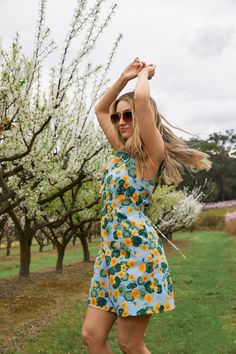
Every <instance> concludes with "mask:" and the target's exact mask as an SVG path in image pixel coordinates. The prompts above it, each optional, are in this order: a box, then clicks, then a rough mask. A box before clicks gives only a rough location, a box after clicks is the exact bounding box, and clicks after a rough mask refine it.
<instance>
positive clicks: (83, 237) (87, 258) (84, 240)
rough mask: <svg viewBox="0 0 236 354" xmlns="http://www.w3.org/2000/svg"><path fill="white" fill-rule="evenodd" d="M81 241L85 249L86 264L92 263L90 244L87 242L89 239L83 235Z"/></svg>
mask: <svg viewBox="0 0 236 354" xmlns="http://www.w3.org/2000/svg"><path fill="white" fill-rule="evenodd" d="M80 241H81V244H82V247H83V255H84V259H83V261H84V262H89V261H90V255H89V248H88V242H87V238H86V236H85V235H83V234H82V235H81V237H80Z"/></svg>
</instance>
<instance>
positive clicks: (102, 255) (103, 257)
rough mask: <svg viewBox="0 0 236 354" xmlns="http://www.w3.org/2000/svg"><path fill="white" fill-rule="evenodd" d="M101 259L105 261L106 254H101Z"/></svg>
mask: <svg viewBox="0 0 236 354" xmlns="http://www.w3.org/2000/svg"><path fill="white" fill-rule="evenodd" d="M100 259H101V261H103V260H104V259H105V254H104V253H102V254H101V256H100Z"/></svg>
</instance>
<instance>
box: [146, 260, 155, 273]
mask: <svg viewBox="0 0 236 354" xmlns="http://www.w3.org/2000/svg"><path fill="white" fill-rule="evenodd" d="M152 271H153V263H152V262H147V263H146V272H147V273H151V272H152Z"/></svg>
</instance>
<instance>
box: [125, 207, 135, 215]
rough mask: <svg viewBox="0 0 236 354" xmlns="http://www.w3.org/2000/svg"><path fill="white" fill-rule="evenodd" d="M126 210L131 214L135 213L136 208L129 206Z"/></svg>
mask: <svg viewBox="0 0 236 354" xmlns="http://www.w3.org/2000/svg"><path fill="white" fill-rule="evenodd" d="M126 211H127V213H129V214H131V213H133V211H134V208H133V207H132V206H129V207H128V208H126Z"/></svg>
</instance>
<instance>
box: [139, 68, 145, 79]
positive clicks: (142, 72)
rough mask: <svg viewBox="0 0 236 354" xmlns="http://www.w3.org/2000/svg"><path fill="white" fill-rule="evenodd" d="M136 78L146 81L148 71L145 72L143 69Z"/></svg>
mask: <svg viewBox="0 0 236 354" xmlns="http://www.w3.org/2000/svg"><path fill="white" fill-rule="evenodd" d="M137 76H138V77H145V78H147V79H148V71H147V70H145V69H143V70H141V71H140V72H139V73H138V75H137Z"/></svg>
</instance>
